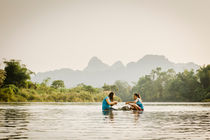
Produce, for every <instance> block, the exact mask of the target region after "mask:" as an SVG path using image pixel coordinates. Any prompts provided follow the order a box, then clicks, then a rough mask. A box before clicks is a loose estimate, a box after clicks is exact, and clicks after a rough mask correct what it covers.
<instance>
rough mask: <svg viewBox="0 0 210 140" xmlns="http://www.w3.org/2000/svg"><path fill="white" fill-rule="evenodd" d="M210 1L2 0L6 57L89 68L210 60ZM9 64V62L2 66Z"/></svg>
mask: <svg viewBox="0 0 210 140" xmlns="http://www.w3.org/2000/svg"><path fill="white" fill-rule="evenodd" d="M209 7H210V1H209V0H44V1H43V0H18V1H17V0H16V1H15V0H0V61H1V64H2V61H3V58H5V59H7V60H9V59H18V60H21V62H22V63H23V64H26V66H27V67H28V68H29V69H30V70H32V71H34V72H44V71H49V70H55V69H60V68H71V69H74V70H83V69H84V68H85V67H86V66H87V64H88V61H89V60H90V58H91V57H93V56H97V57H98V58H99V59H101V60H102V61H103V62H104V63H107V64H109V65H111V64H113V63H114V62H116V61H118V60H120V61H122V62H123V64H125V65H126V64H127V63H128V62H131V61H138V60H139V59H140V58H142V57H143V56H144V55H147V54H155V55H164V56H166V58H168V59H169V60H170V61H172V62H175V63H186V62H194V63H196V64H199V65H204V64H209V60H210V55H209V54H210V26H209V25H210V8H209ZM2 66H3V65H2Z"/></svg>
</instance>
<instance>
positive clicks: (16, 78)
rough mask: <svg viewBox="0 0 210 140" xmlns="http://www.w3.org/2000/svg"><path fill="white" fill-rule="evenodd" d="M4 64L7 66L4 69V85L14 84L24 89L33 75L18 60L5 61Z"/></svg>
mask: <svg viewBox="0 0 210 140" xmlns="http://www.w3.org/2000/svg"><path fill="white" fill-rule="evenodd" d="M4 64H5V65H6V66H5V68H4V70H5V72H6V79H5V80H4V85H8V84H13V85H16V86H17V87H24V86H25V85H26V81H27V80H30V75H31V74H33V72H32V71H30V70H29V69H27V68H26V66H25V65H23V64H20V61H18V60H14V59H12V60H10V61H4Z"/></svg>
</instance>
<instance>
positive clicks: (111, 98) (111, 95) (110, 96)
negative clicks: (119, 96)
mask: <svg viewBox="0 0 210 140" xmlns="http://www.w3.org/2000/svg"><path fill="white" fill-rule="evenodd" d="M108 96H109V99H110V100H111V101H113V100H114V92H110V93H109V95H108Z"/></svg>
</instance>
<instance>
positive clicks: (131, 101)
mask: <svg viewBox="0 0 210 140" xmlns="http://www.w3.org/2000/svg"><path fill="white" fill-rule="evenodd" d="M137 101H138V100H135V101H130V102H126V103H125V104H129V103H135V104H136V102H137Z"/></svg>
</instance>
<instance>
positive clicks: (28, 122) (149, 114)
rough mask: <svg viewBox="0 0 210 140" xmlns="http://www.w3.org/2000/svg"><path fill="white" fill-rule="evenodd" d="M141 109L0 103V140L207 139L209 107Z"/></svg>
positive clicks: (152, 106) (148, 106) (164, 105)
mask: <svg viewBox="0 0 210 140" xmlns="http://www.w3.org/2000/svg"><path fill="white" fill-rule="evenodd" d="M121 105H123V103H120V104H119V105H118V107H119V106H121ZM144 106H145V111H144V112H143V113H139V112H135V111H112V112H108V113H103V112H102V111H101V103H0V139H34V140H48V139H49V140H52V139H56V140H58V139H59V140H83V139H84V140H88V139H91V140H92V139H95V140H102V139H108V140H126V139H132V140H139V139H147V140H148V139H161V140H162V139H210V103H154V102H150V103H146V102H145V103H144Z"/></svg>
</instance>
